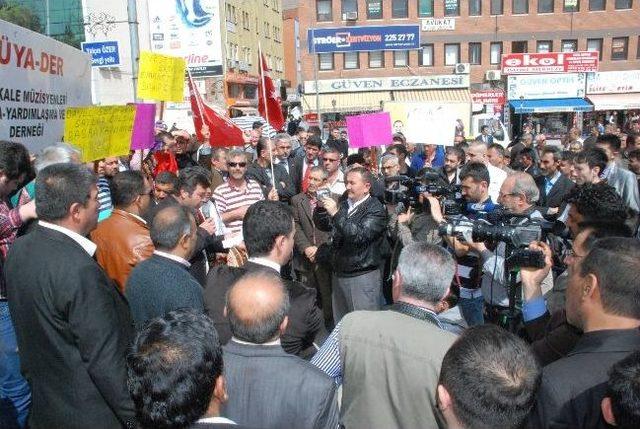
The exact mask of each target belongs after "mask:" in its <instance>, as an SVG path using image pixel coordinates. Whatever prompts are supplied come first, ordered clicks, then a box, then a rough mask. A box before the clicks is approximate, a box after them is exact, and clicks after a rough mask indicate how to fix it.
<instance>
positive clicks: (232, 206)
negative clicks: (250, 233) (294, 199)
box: [213, 150, 277, 233]
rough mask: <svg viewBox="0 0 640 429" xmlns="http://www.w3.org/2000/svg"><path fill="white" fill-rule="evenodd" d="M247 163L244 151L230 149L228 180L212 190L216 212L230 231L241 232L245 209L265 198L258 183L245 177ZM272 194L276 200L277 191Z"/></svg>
mask: <svg viewBox="0 0 640 429" xmlns="http://www.w3.org/2000/svg"><path fill="white" fill-rule="evenodd" d="M247 165H248V162H247V154H246V153H245V152H243V151H240V150H232V151H230V152H229V155H228V156H227V169H228V172H229V180H228V181H227V182H226V183H223V184H222V185H220V186H218V187H217V188H216V190H215V191H214V192H213V200H214V201H215V203H216V207H217V209H218V213H220V217H221V218H222V221H223V222H224V224H225V226H226V227H227V229H229V230H230V232H231V233H236V232H241V231H242V219H244V215H245V213H246V212H247V209H248V208H249V207H250V206H251V205H252V204H253V203H255V202H257V201H260V200H264V199H265V198H264V195H263V193H262V187H261V186H260V184H259V183H258V182H256V181H255V180H250V179H248V178H247V177H246V173H247ZM274 194H275V195H276V201H277V193H276V192H274ZM270 199H271V198H270Z"/></svg>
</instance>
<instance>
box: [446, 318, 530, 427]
mask: <svg viewBox="0 0 640 429" xmlns="http://www.w3.org/2000/svg"><path fill="white" fill-rule="evenodd" d="M540 378H541V370H540V366H539V364H538V362H537V361H536V358H535V357H534V355H533V353H532V352H531V349H530V348H529V346H528V345H527V344H526V343H525V342H524V341H523V340H521V339H520V338H518V337H516V336H515V335H514V334H512V333H510V332H508V331H506V330H505V329H502V328H500V327H498V326H495V325H482V326H473V327H471V328H469V329H467V330H466V331H464V332H463V333H462V335H461V336H460V337H459V338H458V340H457V341H456V342H455V343H453V345H452V346H451V348H450V349H449V351H448V352H447V353H446V355H445V356H444V359H443V361H442V368H441V369H440V380H439V382H438V383H439V384H441V385H442V386H444V387H445V389H447V391H448V392H449V395H450V396H451V400H452V410H453V414H454V415H455V417H456V418H457V419H458V420H459V421H460V423H462V425H463V426H464V427H466V428H469V429H471V428H473V429H485V428H486V429H489V428H491V429H494V428H500V429H510V428H514V429H515V428H519V427H521V425H522V424H523V422H524V421H525V419H526V418H527V416H528V415H529V412H530V411H531V409H532V408H533V405H534V402H535V398H536V391H537V390H538V386H539V385H540Z"/></svg>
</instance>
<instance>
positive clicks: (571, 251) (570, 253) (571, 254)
mask: <svg viewBox="0 0 640 429" xmlns="http://www.w3.org/2000/svg"><path fill="white" fill-rule="evenodd" d="M566 256H567V258H584V257H585V256H587V255H578V254H577V253H576V251H575V249H573V248H572V249H569V250H567V253H566Z"/></svg>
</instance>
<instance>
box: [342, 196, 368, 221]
mask: <svg viewBox="0 0 640 429" xmlns="http://www.w3.org/2000/svg"><path fill="white" fill-rule="evenodd" d="M369 196H370V195H369V194H367V195H366V196H365V197H364V198H362V199H361V200H358V201H356V202H355V203H354V202H352V201H351V199H350V198H347V204H348V205H349V211H348V212H347V215H348V216H351V214H352V213H353V212H354V211H356V209H357V208H358V206H359V205H360V204H362V203H364V202H365V201H367V199H368V198H369Z"/></svg>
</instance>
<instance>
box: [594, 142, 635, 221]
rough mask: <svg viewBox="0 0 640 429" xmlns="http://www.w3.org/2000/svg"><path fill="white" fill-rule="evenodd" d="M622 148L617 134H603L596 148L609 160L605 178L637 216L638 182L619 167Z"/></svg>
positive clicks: (631, 174) (627, 171)
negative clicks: (617, 161) (618, 159)
mask: <svg viewBox="0 0 640 429" xmlns="http://www.w3.org/2000/svg"><path fill="white" fill-rule="evenodd" d="M621 146H622V142H621V141H620V137H618V136H617V135H615V134H602V135H600V136H598V138H597V139H596V147H598V148H600V149H602V150H603V151H604V153H606V154H607V159H608V164H607V167H606V168H605V170H604V171H603V172H602V175H603V177H604V178H605V179H607V183H608V184H609V185H611V186H613V187H614V188H615V189H616V191H617V192H618V194H620V196H621V197H622V199H623V200H624V202H625V204H626V205H627V208H629V209H631V210H632V211H633V212H634V215H637V214H638V213H640V195H639V194H638V180H637V178H636V175H635V174H633V173H632V172H630V171H629V170H626V169H624V168H621V167H620V166H619V165H617V163H616V158H617V157H618V156H619V155H620V148H621Z"/></svg>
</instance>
